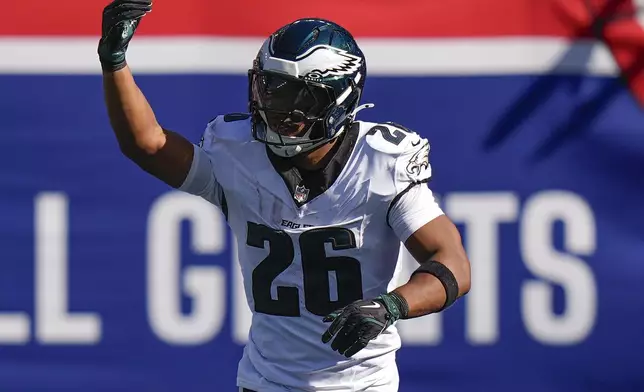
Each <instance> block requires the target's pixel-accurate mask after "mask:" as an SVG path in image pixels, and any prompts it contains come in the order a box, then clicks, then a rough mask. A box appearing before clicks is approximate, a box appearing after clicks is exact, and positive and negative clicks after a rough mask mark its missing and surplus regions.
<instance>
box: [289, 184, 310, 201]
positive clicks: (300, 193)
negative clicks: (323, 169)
mask: <svg viewBox="0 0 644 392" xmlns="http://www.w3.org/2000/svg"><path fill="white" fill-rule="evenodd" d="M293 198H294V199H295V201H296V202H298V203H304V202H305V201H306V199H308V198H309V190H308V189H306V188H305V187H304V185H302V186H300V185H297V186H296V187H295V194H293Z"/></svg>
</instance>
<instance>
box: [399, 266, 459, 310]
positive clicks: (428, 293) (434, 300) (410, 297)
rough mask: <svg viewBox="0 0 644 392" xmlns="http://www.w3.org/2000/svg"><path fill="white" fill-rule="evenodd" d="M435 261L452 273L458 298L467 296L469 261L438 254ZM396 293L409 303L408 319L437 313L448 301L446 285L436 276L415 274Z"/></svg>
mask: <svg viewBox="0 0 644 392" xmlns="http://www.w3.org/2000/svg"><path fill="white" fill-rule="evenodd" d="M433 259H434V260H437V261H441V263H443V264H444V265H445V266H446V267H447V268H449V270H450V271H451V272H452V274H453V275H454V278H455V279H456V281H457V282H458V296H459V297H461V296H463V295H465V294H467V292H468V291H469V290H470V266H469V262H468V261H467V259H466V258H463V257H462V256H450V257H441V256H440V255H438V254H437V255H434V257H433ZM394 291H395V292H396V293H398V294H399V295H400V296H402V297H403V298H404V299H405V300H406V301H407V305H408V306H409V312H408V314H407V318H414V317H420V316H424V315H427V314H431V313H436V312H438V311H439V310H440V309H441V308H442V307H443V305H444V304H445V300H446V299H447V295H446V291H445V287H444V285H443V284H442V283H441V281H440V280H439V279H438V278H437V277H436V276H434V275H431V274H428V273H417V274H414V275H413V276H412V277H411V279H410V280H409V281H408V282H407V283H406V284H404V285H403V286H400V287H399V288H397V289H396V290H394Z"/></svg>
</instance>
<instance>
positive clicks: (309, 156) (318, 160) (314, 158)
mask: <svg viewBox="0 0 644 392" xmlns="http://www.w3.org/2000/svg"><path fill="white" fill-rule="evenodd" d="M338 139H339V138H336V139H333V140H332V141H330V142H329V143H326V144H324V145H323V146H321V147H319V148H316V149H315V150H313V151H311V152H309V153H306V154H301V155H299V156H296V157H294V158H293V163H294V164H295V166H297V168H298V169H302V170H308V171H315V170H320V169H323V168H324V167H325V166H326V165H327V164H328V163H329V160H328V159H326V158H329V157H330V156H331V155H333V152H334V151H333V147H335V145H336V144H337V143H338Z"/></svg>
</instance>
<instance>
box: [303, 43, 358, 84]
mask: <svg viewBox="0 0 644 392" xmlns="http://www.w3.org/2000/svg"><path fill="white" fill-rule="evenodd" d="M297 63H298V67H299V68H300V74H303V75H304V77H306V78H310V79H322V78H326V77H328V76H343V75H352V74H354V73H356V72H358V71H359V70H360V67H361V66H362V58H361V57H359V56H355V55H353V54H351V53H349V52H347V51H346V50H342V49H339V48H334V47H332V46H328V45H317V46H314V47H312V48H311V49H309V50H307V51H306V52H305V53H304V54H302V55H300V56H298V57H297Z"/></svg>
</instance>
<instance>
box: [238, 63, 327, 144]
mask: <svg viewBox="0 0 644 392" xmlns="http://www.w3.org/2000/svg"><path fill="white" fill-rule="evenodd" d="M249 77H250V88H251V97H252V105H253V107H254V109H256V110H257V111H259V112H260V113H262V114H263V115H264V116H265V118H264V121H266V123H267V125H268V127H269V128H271V129H272V130H273V131H274V132H276V133H278V134H280V135H283V136H291V137H293V136H301V135H303V134H305V133H306V132H307V131H308V130H309V129H310V128H311V127H312V126H313V125H314V124H315V123H316V122H318V121H322V120H324V117H325V116H326V114H327V112H328V111H329V109H330V108H332V107H333V105H334V103H335V93H334V91H333V88H332V87H331V86H327V85H324V84H321V83H316V82H311V81H305V80H302V79H299V78H296V77H293V76H289V75H283V74H279V73H275V72H267V71H258V70H251V71H250V72H249ZM320 125H321V124H320ZM315 128H317V129H319V131H320V132H316V133H323V132H322V130H323V127H322V126H317V127H315ZM322 137H324V135H323V134H320V135H310V139H317V138H322Z"/></svg>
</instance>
